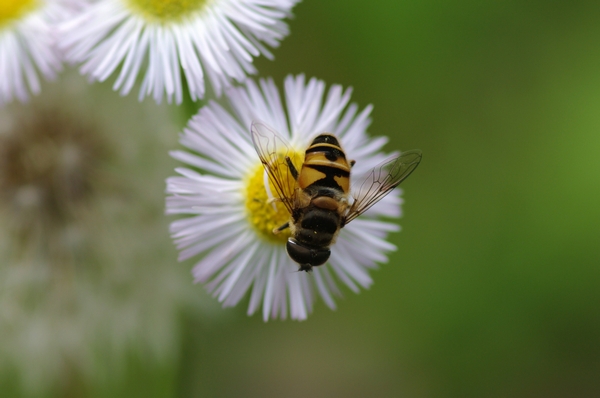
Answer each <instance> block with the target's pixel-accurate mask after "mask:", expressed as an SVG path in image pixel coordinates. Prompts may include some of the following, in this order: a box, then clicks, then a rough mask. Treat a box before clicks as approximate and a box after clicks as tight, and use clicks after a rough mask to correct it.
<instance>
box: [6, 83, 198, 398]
mask: <svg viewBox="0 0 600 398" xmlns="http://www.w3.org/2000/svg"><path fill="white" fill-rule="evenodd" d="M81 88H84V89H89V85H88V84H87V83H86V82H85V80H84V79H83V78H81V77H80V76H78V75H74V76H71V75H69V74H62V75H61V78H60V84H53V85H51V86H47V87H44V90H43V93H42V94H41V95H40V96H39V97H36V98H34V99H33V100H32V101H31V103H29V104H26V105H23V104H18V103H13V104H9V105H7V107H6V108H5V109H2V110H0V336H2V338H1V339H0V375H2V376H3V377H5V375H7V374H11V375H12V374H16V376H17V378H16V380H17V381H15V383H14V384H15V385H18V386H20V387H19V388H21V389H23V391H24V393H25V394H29V395H33V396H41V395H43V394H41V393H42V392H44V391H45V392H47V391H49V390H52V389H56V390H57V391H59V393H57V396H81V394H80V393H81V392H79V393H78V392H77V391H72V390H71V391H69V389H70V388H77V386H78V385H79V386H81V384H82V383H86V382H88V383H92V384H93V383H102V384H103V385H106V384H109V385H110V383H115V382H117V381H118V380H120V379H121V378H122V376H123V375H124V372H126V371H127V361H129V360H130V358H131V355H132V354H133V355H135V356H136V357H140V358H142V360H143V361H144V362H145V363H148V366H152V365H154V366H164V365H165V362H166V363H168V362H169V361H175V360H177V354H178V349H179V347H178V343H179V341H178V339H179V324H180V315H181V308H182V305H183V304H184V303H185V302H186V301H187V302H191V301H192V299H193V300H194V301H195V302H196V304H197V302H198V299H197V297H194V295H195V292H194V290H193V289H192V288H191V287H188V286H189V285H190V284H189V278H187V275H186V273H185V271H184V270H181V269H177V268H174V267H166V266H165V264H167V263H168V261H169V260H168V259H169V258H172V256H174V255H175V254H174V249H173V247H172V244H171V242H170V241H169V239H168V234H167V233H166V228H167V226H166V220H164V217H161V216H160V215H161V214H162V208H163V204H164V195H163V193H162V190H160V189H156V188H157V187H158V186H159V184H161V181H164V178H165V177H166V173H167V171H168V169H170V168H171V167H172V163H174V162H173V160H172V159H170V158H169V157H167V156H164V147H166V146H169V145H174V144H175V142H174V137H172V134H167V133H168V132H169V131H172V126H171V125H170V123H168V122H165V120H168V114H167V112H166V110H165V109H164V108H158V107H157V106H156V105H155V104H154V103H152V102H151V103H149V104H148V103H145V104H139V103H138V102H137V101H136V100H135V99H133V98H124V99H117V100H115V98H114V95H113V94H112V92H110V91H106V90H103V88H102V87H97V88H95V89H93V91H92V92H91V93H90V92H89V91H83V90H81ZM90 94H91V95H90ZM88 99H90V100H88ZM125 137H127V139H124V138H125ZM65 390H66V391H65ZM5 394H9V395H11V394H10V393H9V392H4V394H0V395H2V396H6V395H5ZM11 396H12V395H11Z"/></svg>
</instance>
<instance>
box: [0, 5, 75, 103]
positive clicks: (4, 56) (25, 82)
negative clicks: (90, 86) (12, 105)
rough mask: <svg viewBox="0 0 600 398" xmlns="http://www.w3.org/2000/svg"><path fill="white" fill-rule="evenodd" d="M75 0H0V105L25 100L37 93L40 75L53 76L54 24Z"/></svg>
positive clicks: (58, 66) (56, 65) (57, 64)
mask: <svg viewBox="0 0 600 398" xmlns="http://www.w3.org/2000/svg"><path fill="white" fill-rule="evenodd" d="M76 5H77V1H73V0H69V3H67V1H59V0H2V1H0V106H1V105H3V104H5V103H7V102H10V101H12V100H13V99H14V98H17V99H19V100H20V101H26V100H27V98H29V93H30V92H31V93H33V94H38V93H39V92H40V78H39V75H40V74H41V75H42V76H43V77H44V78H45V79H54V78H55V77H56V74H57V72H58V71H59V70H60V69H61V60H60V58H61V57H60V55H59V53H58V52H57V50H56V40H55V39H56V35H55V32H54V28H55V24H56V23H58V22H60V21H61V20H62V19H63V18H65V17H66V16H67V15H69V12H70V11H71V10H72V9H74V8H75V6H76Z"/></svg>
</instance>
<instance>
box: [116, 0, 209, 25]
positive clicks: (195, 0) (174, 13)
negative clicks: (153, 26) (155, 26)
mask: <svg viewBox="0 0 600 398" xmlns="http://www.w3.org/2000/svg"><path fill="white" fill-rule="evenodd" d="M209 3H210V0H127V1H126V4H127V5H128V6H129V7H131V8H132V10H133V11H134V12H136V13H137V14H139V15H141V16H143V17H144V18H146V19H147V20H148V21H149V22H158V23H163V24H164V23H168V22H181V21H182V20H183V19H185V18H186V17H189V16H191V15H192V14H193V13H195V12H197V11H199V10H202V9H203V8H204V7H205V6H207V5H208V4H209Z"/></svg>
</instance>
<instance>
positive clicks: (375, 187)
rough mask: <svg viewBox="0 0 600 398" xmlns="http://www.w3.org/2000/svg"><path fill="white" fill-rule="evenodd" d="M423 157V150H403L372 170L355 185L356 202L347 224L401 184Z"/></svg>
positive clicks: (349, 210)
mask: <svg viewBox="0 0 600 398" xmlns="http://www.w3.org/2000/svg"><path fill="white" fill-rule="evenodd" d="M421 157H422V155H421V151H419V150H418V149H413V150H411V151H406V152H403V153H402V154H401V155H400V156H397V157H394V158H391V159H387V160H385V161H384V162H383V163H381V164H379V165H378V166H377V167H375V168H374V169H373V170H371V172H370V173H369V175H368V176H367V178H365V179H364V180H362V181H360V182H359V183H358V184H356V186H355V187H353V192H352V196H354V202H353V203H352V205H351V206H350V207H349V208H348V212H347V213H346V224H348V223H349V222H350V221H352V220H354V219H355V218H356V217H358V216H360V215H361V214H362V213H364V212H365V211H367V210H368V209H369V208H370V207H371V206H373V205H374V204H375V203H377V202H379V201H380V200H381V199H382V198H383V197H384V196H385V195H387V194H388V193H390V192H391V191H392V189H394V188H396V187H397V186H398V185H400V183H401V182H402V181H404V179H405V178H406V177H408V176H409V175H410V173H412V172H413V171H414V170H415V169H416V168H417V166H418V165H419V162H420V161H421ZM355 188H356V189H355Z"/></svg>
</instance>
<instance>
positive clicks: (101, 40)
mask: <svg viewBox="0 0 600 398" xmlns="http://www.w3.org/2000/svg"><path fill="white" fill-rule="evenodd" d="M298 1H299V0H98V1H96V2H95V3H94V4H92V5H91V6H90V7H89V8H88V9H87V10H86V11H85V12H83V13H82V14H81V15H79V17H77V18H74V19H73V20H71V21H68V22H67V23H65V24H64V25H63V26H62V29H61V47H62V48H64V49H65V50H66V54H67V59H68V60H69V61H70V62H74V63H83V65H82V66H81V73H83V74H85V75H87V76H89V77H90V78H91V79H93V80H98V81H104V80H106V79H107V78H108V77H109V76H110V75H112V74H113V72H115V70H117V69H120V71H119V73H118V77H117V79H116V81H115V82H114V85H113V89H114V90H119V91H120V93H121V94H122V95H125V94H127V93H129V91H130V90H131V88H132V87H133V85H134V83H135V80H136V77H137V76H138V75H139V74H144V78H143V82H142V87H141V89H140V93H139V98H140V99H142V98H143V97H145V96H147V95H151V96H152V97H153V98H154V99H155V100H156V101H157V102H160V101H161V100H162V98H163V95H166V97H167V100H168V101H169V102H171V101H172V100H173V97H174V99H175V102H176V103H178V104H179V103H181V101H182V99H183V86H185V85H187V87H188V89H189V94H190V96H191V98H192V99H193V100H197V99H201V98H203V97H204V95H205V84H204V81H205V76H208V78H209V79H210V81H211V83H212V86H213V88H214V90H215V93H216V94H217V95H220V94H221V91H222V89H223V88H224V87H227V86H229V85H230V84H231V83H232V81H234V80H236V81H238V82H241V81H243V80H244V79H245V78H246V75H247V74H251V73H255V72H256V70H255V68H254V66H253V65H252V61H253V58H254V57H256V56H258V55H260V54H263V55H265V56H267V57H268V58H272V54H271V53H270V52H269V50H268V49H267V47H266V46H265V44H266V45H267V46H270V47H276V46H278V44H279V41H280V40H281V39H283V38H284V37H285V36H286V35H287V34H288V27H287V25H286V24H285V23H284V22H283V21H282V20H283V19H284V18H285V17H288V16H290V10H291V8H292V7H293V6H294V5H295V4H296V3H297V2H298ZM144 70H145V72H144ZM182 73H183V76H184V77H185V82H184V81H182Z"/></svg>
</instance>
